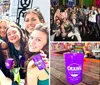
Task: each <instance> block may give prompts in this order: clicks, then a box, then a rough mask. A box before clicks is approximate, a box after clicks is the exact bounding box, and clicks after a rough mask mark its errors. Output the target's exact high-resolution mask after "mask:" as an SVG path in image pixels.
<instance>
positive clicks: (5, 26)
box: [0, 22, 7, 38]
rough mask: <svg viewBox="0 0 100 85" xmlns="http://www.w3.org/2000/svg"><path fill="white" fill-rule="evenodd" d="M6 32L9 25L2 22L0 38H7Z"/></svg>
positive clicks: (0, 24)
mask: <svg viewBox="0 0 100 85" xmlns="http://www.w3.org/2000/svg"><path fill="white" fill-rule="evenodd" d="M6 30H7V24H6V22H1V23H0V36H1V37H2V38H5V37H6Z"/></svg>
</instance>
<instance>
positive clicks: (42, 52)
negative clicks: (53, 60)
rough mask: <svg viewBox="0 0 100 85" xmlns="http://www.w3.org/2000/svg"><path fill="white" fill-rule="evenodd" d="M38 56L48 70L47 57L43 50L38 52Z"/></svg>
mask: <svg viewBox="0 0 100 85" xmlns="http://www.w3.org/2000/svg"><path fill="white" fill-rule="evenodd" d="M40 52H41V53H40V55H41V56H42V57H43V58H42V59H43V60H44V62H45V64H46V67H47V68H49V59H48V58H47V55H46V54H45V53H44V51H43V50H40Z"/></svg>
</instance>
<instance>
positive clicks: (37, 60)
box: [32, 54, 46, 70]
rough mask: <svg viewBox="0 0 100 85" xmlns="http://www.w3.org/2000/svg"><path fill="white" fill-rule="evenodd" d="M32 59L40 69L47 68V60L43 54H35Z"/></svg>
mask: <svg viewBox="0 0 100 85" xmlns="http://www.w3.org/2000/svg"><path fill="white" fill-rule="evenodd" d="M32 60H33V61H34V64H35V65H36V66H37V67H38V69H39V70H43V69H45V68H46V65H45V62H44V61H43V60H42V56H41V55H40V54H37V55H35V56H33V57H32Z"/></svg>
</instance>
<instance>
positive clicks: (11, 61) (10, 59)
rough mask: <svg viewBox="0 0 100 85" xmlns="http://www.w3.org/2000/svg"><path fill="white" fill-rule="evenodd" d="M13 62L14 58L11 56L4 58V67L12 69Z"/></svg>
mask: <svg viewBox="0 0 100 85" xmlns="http://www.w3.org/2000/svg"><path fill="white" fill-rule="evenodd" d="M13 62H14V59H13V58H7V59H6V62H5V64H6V68H7V69H12V66H13Z"/></svg>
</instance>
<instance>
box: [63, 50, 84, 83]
mask: <svg viewBox="0 0 100 85" xmlns="http://www.w3.org/2000/svg"><path fill="white" fill-rule="evenodd" d="M64 58H65V67H66V80H67V82H68V83H70V84H78V83H80V82H81V81H82V70H83V60H84V54H83V53H79V52H69V53H64Z"/></svg>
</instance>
